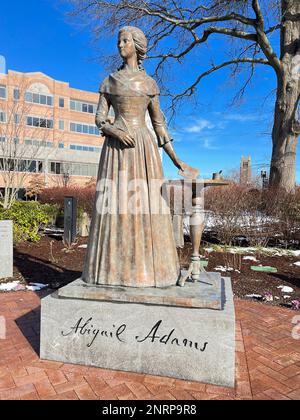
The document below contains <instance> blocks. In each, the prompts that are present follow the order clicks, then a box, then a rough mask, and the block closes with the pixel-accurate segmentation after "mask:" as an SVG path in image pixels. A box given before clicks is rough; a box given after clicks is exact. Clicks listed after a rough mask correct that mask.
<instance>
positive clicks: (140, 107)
mask: <svg viewBox="0 0 300 420" xmlns="http://www.w3.org/2000/svg"><path fill="white" fill-rule="evenodd" d="M118 49H119V52H120V55H121V57H122V59H123V65H122V67H121V68H120V69H119V70H118V71H116V72H115V73H113V74H111V75H110V76H109V77H108V78H106V79H105V80H104V82H103V83H102V84H101V87H100V99H99V105H98V109H97V113H96V125H97V126H98V127H99V129H100V130H101V132H102V134H103V135H104V136H105V142H104V145H103V148H102V153H101V157H100V164H99V172H98V187H97V193H96V200H95V207H94V213H93V217H92V224H91V230H90V237H89V244H88V250H87V256H86V261H85V266H84V271H83V274H82V279H83V280H84V281H85V282H87V283H91V284H99V285H111V286H129V287H167V286H172V285H175V284H176V283H177V280H178V278H179V275H180V267H179V262H178V257H177V251H176V246H175V241H174V236H173V229H172V221H171V216H170V212H169V211H168V212H165V211H164V212H157V211H153V202H154V201H156V198H157V201H159V200H158V199H159V197H158V195H159V194H161V192H160V189H159V188H158V189H155V188H152V185H155V181H157V180H160V181H161V182H163V179H164V176H163V169H162V163H161V157H160V153H159V150H158V146H159V147H162V148H163V149H164V150H165V152H166V153H167V154H168V155H169V157H170V158H171V159H172V161H173V163H174V165H175V166H176V167H177V168H178V169H180V170H182V171H184V169H185V168H186V167H187V165H186V164H185V163H184V162H182V161H181V160H179V159H178V157H177V155H176V153H175V151H174V148H173V146H172V138H171V137H170V135H169V133H168V131H167V128H166V123H165V118H164V115H163V113H162V112H161V110H160V105H159V89H158V87H157V84H156V82H155V81H154V80H153V79H152V78H151V77H149V76H148V75H147V74H146V72H145V70H144V69H143V67H142V63H143V60H144V58H145V57H146V52H147V39H146V37H145V35H144V33H143V32H142V31H141V30H140V29H138V28H135V27H131V26H129V27H124V28H122V29H121V30H120V32H119V37H118ZM111 106H112V107H113V110H114V113H115V121H114V123H113V124H111V123H109V122H108V121H107V116H108V112H109V109H110V107H111ZM147 111H148V112H149V115H150V118H151V122H152V125H153V128H154V131H155V134H156V137H157V139H155V138H154V136H153V134H152V132H151V131H150V130H149V128H148V127H147V124H146V113H147ZM141 184H142V185H143V188H142V189H143V192H144V193H143V194H139V200H140V202H139V208H142V211H138V212H136V211H135V212H134V211H128V208H127V209H126V211H124V206H123V209H122V211H120V201H122V200H121V198H120V197H121V196H122V194H120V193H125V192H124V190H125V189H127V187H128V185H130V188H129V189H130V191H131V194H132V193H133V195H134V193H136V192H137V191H139V189H141ZM99 185H100V186H99ZM109 186H112V187H111V188H108V187H109ZM120 186H122V187H120ZM124 186H125V187H124ZM134 190H135V191H134ZM153 194H154V195H153ZM155 194H156V196H155ZM130 197H131V198H132V195H131V196H130ZM107 200H109V201H110V202H111V203H113V204H112V205H111V206H110V210H114V211H107V207H106V202H107ZM123 201H124V199H123ZM125 201H126V199H125ZM129 201H130V199H129ZM127 202H128V200H127ZM123 204H124V203H123ZM125 207H126V203H125ZM104 210H105V211H104Z"/></svg>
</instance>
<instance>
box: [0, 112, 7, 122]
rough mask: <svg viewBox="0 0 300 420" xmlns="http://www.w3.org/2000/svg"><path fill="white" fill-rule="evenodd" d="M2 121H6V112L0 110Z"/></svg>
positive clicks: (0, 120) (0, 119)
mask: <svg viewBox="0 0 300 420" xmlns="http://www.w3.org/2000/svg"><path fill="white" fill-rule="evenodd" d="M0 123H6V113H5V112H4V111H0Z"/></svg>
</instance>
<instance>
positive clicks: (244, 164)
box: [240, 156, 252, 185]
mask: <svg viewBox="0 0 300 420" xmlns="http://www.w3.org/2000/svg"><path fill="white" fill-rule="evenodd" d="M251 181H252V167H251V156H248V157H244V156H242V158H241V167H240V184H241V185H249V184H251Z"/></svg>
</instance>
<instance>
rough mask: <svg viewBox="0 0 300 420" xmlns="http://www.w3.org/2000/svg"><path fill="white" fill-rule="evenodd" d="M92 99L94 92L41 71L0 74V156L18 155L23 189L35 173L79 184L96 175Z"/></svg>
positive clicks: (98, 140)
mask: <svg viewBox="0 0 300 420" xmlns="http://www.w3.org/2000/svg"><path fill="white" fill-rule="evenodd" d="M97 102H98V94H97V93H93V92H87V91H83V90H78V89H73V88H71V87H70V86H69V83H66V82H60V81H57V80H54V79H52V78H51V77H49V76H47V75H45V74H43V73H40V72H36V73H20V72H16V71H8V73H7V74H0V162H1V160H2V159H6V161H7V160H8V159H9V160H12V159H13V160H14V161H18V166H17V168H18V171H17V172H19V173H20V174H21V173H22V174H24V173H25V172H26V177H23V178H24V180H23V185H22V188H23V189H25V190H26V189H27V188H28V186H29V185H30V184H31V183H32V182H33V179H37V178H38V179H39V180H40V182H41V183H42V184H44V185H45V186H46V187H51V186H61V185H80V186H84V185H86V184H88V183H90V182H91V181H92V179H94V178H95V177H96V175H97V168H98V163H99V156H100V152H101V146H102V144H103V138H102V137H101V135H100V133H99V130H98V128H97V127H96V126H95V112H96V107H97ZM8 144H12V145H13V147H14V148H16V152H14V154H15V156H13V155H12V153H11V147H10V146H8ZM4 145H5V147H4ZM1 146H2V147H1ZM9 147H10V152H9V153H10V155H7V150H9ZM5 150H6V152H5ZM20 150H21V152H20ZM2 162H3V160H2ZM0 168H1V165H0ZM3 168H4V166H2V172H1V171H0V188H2V189H3V186H4V185H3V184H4V181H3V179H4V178H3V171H4V169H3ZM23 178H22V179H23Z"/></svg>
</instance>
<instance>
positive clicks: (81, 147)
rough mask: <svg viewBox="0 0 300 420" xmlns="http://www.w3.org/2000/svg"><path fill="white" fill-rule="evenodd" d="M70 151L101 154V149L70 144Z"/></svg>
mask: <svg viewBox="0 0 300 420" xmlns="http://www.w3.org/2000/svg"><path fill="white" fill-rule="evenodd" d="M70 150H77V151H83V152H95V153H100V152H101V147H95V146H90V145H82V144H70Z"/></svg>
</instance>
